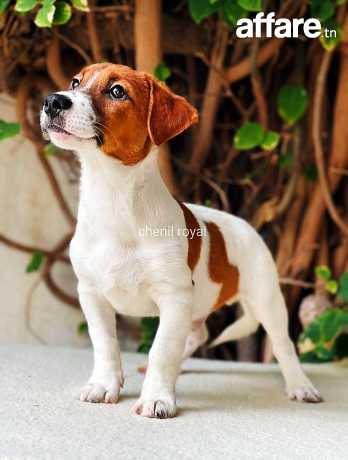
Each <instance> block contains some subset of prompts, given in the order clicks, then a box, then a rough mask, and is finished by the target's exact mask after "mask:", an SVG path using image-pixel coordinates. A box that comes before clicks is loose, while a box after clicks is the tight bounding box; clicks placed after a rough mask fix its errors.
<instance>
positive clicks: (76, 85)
mask: <svg viewBox="0 0 348 460" xmlns="http://www.w3.org/2000/svg"><path fill="white" fill-rule="evenodd" d="M79 84H80V81H79V80H78V79H77V78H73V79H72V81H71V89H75V88H77V87H78V86H79Z"/></svg>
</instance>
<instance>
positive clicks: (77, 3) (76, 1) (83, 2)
mask: <svg viewBox="0 0 348 460" xmlns="http://www.w3.org/2000/svg"><path fill="white" fill-rule="evenodd" d="M71 4H72V6H73V7H74V8H75V9H77V10H80V11H85V12H88V11H90V10H89V6H88V0H72V1H71Z"/></svg>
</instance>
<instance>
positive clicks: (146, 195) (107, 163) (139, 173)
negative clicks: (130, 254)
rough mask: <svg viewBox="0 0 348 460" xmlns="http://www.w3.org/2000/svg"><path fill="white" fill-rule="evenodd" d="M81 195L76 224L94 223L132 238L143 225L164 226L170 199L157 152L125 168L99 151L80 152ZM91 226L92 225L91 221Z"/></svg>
mask: <svg viewBox="0 0 348 460" xmlns="http://www.w3.org/2000/svg"><path fill="white" fill-rule="evenodd" d="M79 158H80V161H81V194H80V206H79V219H78V220H79V222H80V221H84V222H86V224H88V222H93V221H96V224H98V223H99V224H100V225H104V226H106V227H110V230H111V231H115V229H114V228H112V229H111V222H113V223H114V222H117V225H118V226H119V227H122V228H120V232H121V233H122V234H127V233H129V235H132V236H133V237H134V235H135V233H136V232H138V229H139V228H140V227H142V226H145V225H152V226H153V225H163V224H164V223H165V219H166V215H167V213H168V208H170V207H172V206H173V202H174V200H173V198H172V196H171V195H170V193H169V191H168V189H167V188H166V186H165V184H164V182H163V179H162V177H161V174H160V171H159V165H158V150H157V149H153V150H151V151H150V152H149V154H148V155H147V157H146V158H145V159H144V160H142V161H141V162H139V163H137V164H136V165H132V166H125V165H123V164H122V163H121V162H119V161H118V160H115V159H114V158H111V157H108V156H107V155H105V154H104V153H103V152H101V151H100V150H99V149H98V148H94V149H90V150H88V151H87V150H86V151H82V152H79ZM93 224H94V222H93Z"/></svg>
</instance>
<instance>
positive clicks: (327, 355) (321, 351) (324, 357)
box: [315, 345, 336, 362]
mask: <svg viewBox="0 0 348 460" xmlns="http://www.w3.org/2000/svg"><path fill="white" fill-rule="evenodd" d="M315 351H316V355H317V356H318V358H319V359H320V360H321V361H323V362H328V361H332V360H333V359H334V357H335V354H336V348H335V347H334V348H332V349H330V350H328V349H327V348H325V347H323V346H321V345H320V346H319V347H318V348H317V349H316V350H315Z"/></svg>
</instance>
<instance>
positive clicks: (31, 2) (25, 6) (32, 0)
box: [15, 0, 37, 13]
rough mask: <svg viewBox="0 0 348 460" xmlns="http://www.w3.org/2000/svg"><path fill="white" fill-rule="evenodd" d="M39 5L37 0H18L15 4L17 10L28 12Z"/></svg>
mask: <svg viewBox="0 0 348 460" xmlns="http://www.w3.org/2000/svg"><path fill="white" fill-rule="evenodd" d="M36 5H37V0H17V2H16V5H15V11H18V12H19V13H26V12H27V11H31V10H32V9H33V8H35V6H36Z"/></svg>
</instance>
